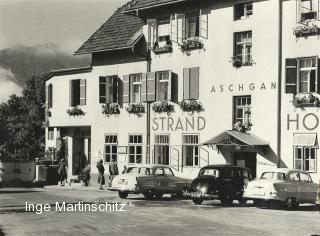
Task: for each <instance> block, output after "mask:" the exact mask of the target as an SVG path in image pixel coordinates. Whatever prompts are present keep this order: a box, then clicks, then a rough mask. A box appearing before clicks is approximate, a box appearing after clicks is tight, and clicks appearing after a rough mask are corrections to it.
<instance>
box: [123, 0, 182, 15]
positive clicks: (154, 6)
mask: <svg viewBox="0 0 320 236" xmlns="http://www.w3.org/2000/svg"><path fill="white" fill-rule="evenodd" d="M186 1H188V0H176V1H172V2H167V3H160V4H155V5H152V6H148V7H138V8H133V9H131V10H125V11H122V13H131V12H135V11H140V10H147V9H151V8H156V7H161V6H165V5H169V4H174V3H178V2H186Z"/></svg>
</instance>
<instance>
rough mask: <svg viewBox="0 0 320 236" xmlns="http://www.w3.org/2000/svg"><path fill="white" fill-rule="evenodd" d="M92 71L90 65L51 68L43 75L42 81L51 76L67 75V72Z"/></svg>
mask: <svg viewBox="0 0 320 236" xmlns="http://www.w3.org/2000/svg"><path fill="white" fill-rule="evenodd" d="M91 71H92V66H86V67H79V68H68V69H61V70H52V71H50V72H49V73H48V74H47V75H45V76H44V77H43V80H44V81H47V80H49V79H51V78H52V77H53V76H61V75H69V74H78V73H87V72H91Z"/></svg>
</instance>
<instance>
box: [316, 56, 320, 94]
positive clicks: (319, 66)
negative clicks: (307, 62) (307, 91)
mask: <svg viewBox="0 0 320 236" xmlns="http://www.w3.org/2000/svg"><path fill="white" fill-rule="evenodd" d="M317 64H318V71H317V76H316V80H317V85H318V86H317V87H318V90H317V92H318V93H319V94H320V58H318V59H317Z"/></svg>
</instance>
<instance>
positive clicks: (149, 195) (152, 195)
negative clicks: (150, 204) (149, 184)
mask: <svg viewBox="0 0 320 236" xmlns="http://www.w3.org/2000/svg"><path fill="white" fill-rule="evenodd" d="M143 195H144V197H145V199H147V200H151V199H152V198H153V197H154V191H152V190H150V191H148V192H144V193H143Z"/></svg>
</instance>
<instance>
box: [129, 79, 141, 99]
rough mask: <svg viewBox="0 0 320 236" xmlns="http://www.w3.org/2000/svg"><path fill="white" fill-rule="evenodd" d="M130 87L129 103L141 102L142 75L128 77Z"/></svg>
mask: <svg viewBox="0 0 320 236" xmlns="http://www.w3.org/2000/svg"><path fill="white" fill-rule="evenodd" d="M130 85H131V86H130V102H131V103H139V102H141V91H142V74H141V73H140V74H132V75H130Z"/></svg>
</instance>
